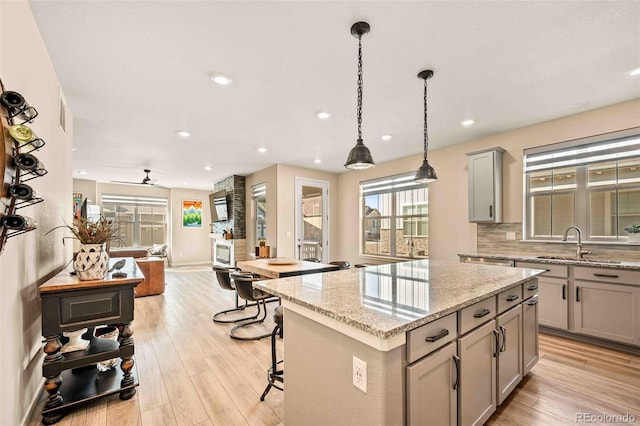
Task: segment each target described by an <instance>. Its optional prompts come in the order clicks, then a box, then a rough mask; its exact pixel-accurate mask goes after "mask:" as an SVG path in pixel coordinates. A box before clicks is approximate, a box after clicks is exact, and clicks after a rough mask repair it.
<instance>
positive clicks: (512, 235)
mask: <svg viewBox="0 0 640 426" xmlns="http://www.w3.org/2000/svg"><path fill="white" fill-rule="evenodd" d="M515 239H516V233H515V232H507V240H511V241H515Z"/></svg>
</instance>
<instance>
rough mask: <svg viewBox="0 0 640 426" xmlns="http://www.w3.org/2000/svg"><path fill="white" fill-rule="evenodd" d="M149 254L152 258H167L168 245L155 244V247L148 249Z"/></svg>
mask: <svg viewBox="0 0 640 426" xmlns="http://www.w3.org/2000/svg"><path fill="white" fill-rule="evenodd" d="M148 251H149V254H150V255H152V256H166V255H167V245H166V244H154V245H153V247H151V248H150V249H148Z"/></svg>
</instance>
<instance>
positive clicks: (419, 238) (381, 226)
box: [360, 173, 429, 258]
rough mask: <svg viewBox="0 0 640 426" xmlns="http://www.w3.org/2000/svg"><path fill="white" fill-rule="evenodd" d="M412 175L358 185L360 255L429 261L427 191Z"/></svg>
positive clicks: (386, 178) (391, 177)
mask: <svg viewBox="0 0 640 426" xmlns="http://www.w3.org/2000/svg"><path fill="white" fill-rule="evenodd" d="M413 177H414V173H411V174H404V175H397V176H390V177H385V178H381V179H375V180H370V181H365V182H361V183H360V193H361V194H362V218H361V219H362V222H361V223H362V250H361V252H362V253H363V254H367V255H379V256H392V257H409V258H416V257H428V255H429V196H428V194H429V192H428V191H429V190H428V188H427V186H426V185H424V184H416V183H415V182H413Z"/></svg>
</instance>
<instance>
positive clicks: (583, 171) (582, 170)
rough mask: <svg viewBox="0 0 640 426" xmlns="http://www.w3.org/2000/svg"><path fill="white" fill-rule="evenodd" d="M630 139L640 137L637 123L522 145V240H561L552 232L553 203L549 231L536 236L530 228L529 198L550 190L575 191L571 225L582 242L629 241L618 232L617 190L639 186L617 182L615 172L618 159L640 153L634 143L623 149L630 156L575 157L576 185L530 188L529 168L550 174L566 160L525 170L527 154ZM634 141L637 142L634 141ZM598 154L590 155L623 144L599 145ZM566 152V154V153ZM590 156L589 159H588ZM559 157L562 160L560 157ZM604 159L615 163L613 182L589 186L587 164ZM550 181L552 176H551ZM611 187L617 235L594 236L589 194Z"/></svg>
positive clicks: (638, 185) (618, 150)
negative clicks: (555, 141)
mask: <svg viewBox="0 0 640 426" xmlns="http://www.w3.org/2000/svg"><path fill="white" fill-rule="evenodd" d="M625 138H626V139H629V140H635V139H640V127H634V128H630V129H625V130H622V131H616V132H611V133H606V134H602V135H596V136H592V137H588V138H582V139H575V140H572V141H567V142H562V143H558V144H552V145H546V146H542V147H536V148H530V149H525V150H524V155H523V220H522V235H523V240H524V241H536V242H540V241H547V242H555V241H561V240H562V236H561V235H558V236H554V235H553V220H552V217H553V207H552V208H551V212H550V214H551V218H550V219H551V222H550V227H551V228H550V229H551V231H550V235H549V236H542V237H536V236H534V235H533V229H532V226H533V225H534V223H533V220H532V218H533V214H534V212H533V211H532V208H533V203H532V199H533V197H534V196H539V195H549V194H551V195H552V196H553V195H554V194H566V193H572V192H573V193H574V223H573V225H575V226H577V227H579V228H580V229H581V230H582V241H583V242H587V243H593V244H599V243H605V244H607V243H609V244H627V241H628V237H627V236H626V235H625V234H624V233H619V231H620V227H619V222H620V212H619V198H618V194H619V191H621V190H629V189H636V190H640V182H637V183H633V182H622V183H620V182H618V176H619V168H620V167H621V166H620V162H621V161H626V160H630V159H631V160H640V153H638V154H636V152H637V150H636V149H634V147H632V148H629V149H628V150H627V151H626V153H629V154H631V155H630V156H626V157H624V156H623V157H622V158H615V157H614V158H604V159H602V160H600V161H586V162H580V160H576V161H577V162H576V164H574V166H575V170H576V179H575V182H576V183H575V189H558V190H554V189H553V186H551V189H550V190H544V191H540V190H538V191H535V190H534V191H531V188H530V176H529V173H532V172H537V171H541V170H548V171H549V173H550V174H551V175H552V176H553V171H555V170H558V169H563V168H566V167H567V165H566V164H559V165H558V166H556V167H553V166H551V167H547V168H542V169H534V170H527V155H548V156H552V155H551V154H552V153H553V152H562V151H563V150H568V149H571V148H574V147H575V148H578V147H581V148H585V147H587V146H589V147H590V148H591V147H595V149H594V151H597V150H598V149H599V148H602V147H603V146H604V145H606V144H607V143H612V142H615V141H616V140H617V139H625ZM634 145H637V143H636V144H634ZM597 152H598V154H591V155H593V156H595V155H602V154H605V155H606V154H609V153H610V154H611V155H614V156H615V155H616V154H619V153H621V152H622V153H625V151H624V148H622V149H621V148H613V149H610V150H609V151H607V150H606V149H601V150H600V151H597ZM565 155H566V154H565ZM588 155H590V154H589V153H587V154H584V153H583V154H582V156H583V157H586V156H588ZM567 157H568V158H569V159H570V160H571V157H570V156H568V155H566V156H565V158H567ZM589 160H591V159H589ZM549 161H555V160H549ZM559 161H562V160H559ZM605 163H615V170H616V171H615V176H616V182H615V183H613V184H607V185H592V186H591V187H590V186H589V166H592V165H595V164H605ZM552 181H553V178H552ZM605 189H607V190H610V191H614V192H615V193H616V198H615V200H616V217H615V223H616V231H615V232H616V235H615V236H594V235H592V233H591V225H592V220H593V218H592V217H591V204H590V200H591V198H590V196H591V193H592V192H599V191H603V190H605ZM570 237H571V238H573V239H575V236H573V234H571V235H570Z"/></svg>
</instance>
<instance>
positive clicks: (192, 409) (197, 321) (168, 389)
mask: <svg viewBox="0 0 640 426" xmlns="http://www.w3.org/2000/svg"><path fill="white" fill-rule="evenodd" d="M166 280H167V283H168V285H167V287H166V291H165V294H164V295H159V296H148V297H142V298H137V299H136V302H135V309H136V310H135V322H134V339H135V345H136V347H135V352H136V358H135V359H136V366H137V369H138V375H139V378H140V386H139V387H138V388H137V389H138V392H137V393H136V395H135V396H134V398H132V399H131V400H129V401H122V400H120V399H119V398H118V396H117V395H114V396H111V397H108V398H104V399H101V400H98V401H96V402H94V403H92V404H88V405H85V406H84V407H81V408H77V409H75V410H73V411H71V412H69V414H67V416H65V417H64V418H63V419H62V420H61V421H60V422H59V423H57V424H58V425H60V426H69V425H71V426H75V425H85V426H101V425H118V426H121V425H150V426H163V425H202V426H206V425H226V424H229V425H278V424H281V423H284V394H283V393H282V392H280V391H278V390H275V389H274V390H272V391H271V392H270V393H269V395H268V396H267V399H266V401H265V402H260V399H259V398H260V394H261V393H262V391H263V390H264V387H265V386H266V369H267V368H268V366H269V364H270V362H271V361H270V360H271V353H270V340H269V339H263V340H260V341H253V342H241V341H236V340H232V339H231V338H229V336H228V331H229V329H230V328H231V327H232V325H222V324H214V323H213V322H212V321H211V315H212V314H213V313H214V312H218V311H220V310H223V309H228V308H230V307H231V306H233V303H234V295H233V293H232V292H228V291H224V290H221V289H220V287H219V286H218V285H217V284H216V283H215V276H214V274H213V272H212V271H211V270H210V268H173V269H168V270H167V271H166ZM267 306H268V311H269V313H268V315H267V320H266V321H265V323H264V324H263V325H259V326H255V327H252V328H251V329H249V330H247V332H248V333H256V334H263V333H266V332H269V331H271V330H272V329H273V326H274V324H273V321H272V318H271V315H272V312H273V309H274V307H275V306H276V304H275V303H270V304H268V305H267ZM252 309H255V308H252ZM239 315H240V316H242V315H246V314H242V313H240V314H239ZM278 351H279V354H280V356H282V355H283V354H282V351H283V344H282V341H281V340H279V341H278ZM540 353H541V356H540V361H539V362H538V364H537V365H536V366H535V367H534V368H533V370H532V371H531V372H530V373H529V375H528V376H527V377H526V378H525V379H524V380H523V382H522V383H521V384H520V386H518V388H517V389H516V390H515V391H514V392H513V394H512V395H511V396H510V397H509V399H508V400H507V401H506V402H505V403H504V404H503V405H502V406H501V407H499V408H498V411H497V412H496V413H495V414H494V415H493V416H492V417H491V419H489V421H488V422H487V424H488V425H497V426H507V425H508V426H512V425H531V426H539V425H544V426H548V425H563V424H576V416H577V414H578V413H591V414H594V415H602V414H609V415H624V414H630V415H633V416H635V418H636V422H640V356H636V355H631V354H627V353H623V352H619V351H615V350H612V349H605V348H600V347H597V346H593V345H589V344H585V343H581V342H575V341H571V340H567V339H563V338H560V337H554V336H549V335H544V334H542V335H541V336H540ZM63 386H64V385H63ZM43 398H44V395H43ZM42 404H43V402H42V401H41V403H40V405H39V407H38V409H37V412H36V413H35V415H34V416H33V418H32V419H31V421H30V423H29V426H36V425H38V424H40V414H39V413H40V410H41V408H42ZM310 421H312V419H310ZM599 424H607V423H606V422H604V423H602V422H600V423H599Z"/></svg>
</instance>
